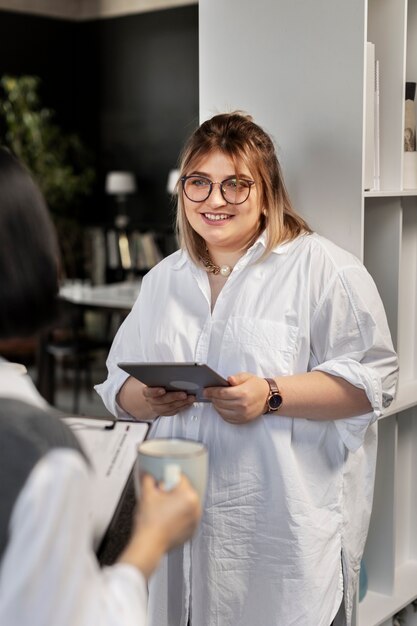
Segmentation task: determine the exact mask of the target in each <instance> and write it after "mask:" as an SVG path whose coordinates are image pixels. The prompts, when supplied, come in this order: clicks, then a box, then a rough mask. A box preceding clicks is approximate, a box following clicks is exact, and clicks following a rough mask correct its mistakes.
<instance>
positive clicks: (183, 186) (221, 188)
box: [180, 174, 255, 205]
mask: <svg viewBox="0 0 417 626" xmlns="http://www.w3.org/2000/svg"><path fill="white" fill-rule="evenodd" d="M189 178H203V179H204V180H206V181H207V182H208V183H209V185H210V191H209V192H208V194H207V196H206V197H205V198H203V199H202V200H193V199H192V198H190V197H189V196H188V195H187V192H186V191H185V183H186V181H187V180H188V179H189ZM228 180H239V178H238V176H229V177H228V178H225V179H224V180H222V181H220V182H219V181H214V180H210V178H208V177H207V176H199V175H198V174H189V175H188V176H181V178H180V181H181V183H182V190H183V192H184V194H185V196H186V197H187V198H188V200H189V201H190V202H205V201H206V200H208V199H209V198H210V196H211V193H212V191H213V185H219V187H220V193H221V194H222V198H223V200H224V201H225V202H227V204H232V205H239V204H243V203H244V202H246V200H247V199H248V198H249V196H250V192H251V189H252V185H255V181H254V180H251V179H248V178H241V179H240V180H244V181H245V183H248V189H249V191H248V195H247V196H246V198H245V199H244V200H241V201H240V202H229V200H228V199H227V198H225V195H224V190H223V183H226V182H227V181H228Z"/></svg>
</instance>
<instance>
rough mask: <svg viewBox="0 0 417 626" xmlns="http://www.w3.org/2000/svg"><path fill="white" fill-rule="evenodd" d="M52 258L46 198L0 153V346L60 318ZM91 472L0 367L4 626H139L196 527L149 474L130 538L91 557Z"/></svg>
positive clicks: (15, 374) (19, 377)
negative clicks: (153, 587)
mask: <svg viewBox="0 0 417 626" xmlns="http://www.w3.org/2000/svg"><path fill="white" fill-rule="evenodd" d="M57 290H58V252H57V244H56V239H55V232H54V229H53V226H52V223H51V221H50V218H49V216H48V213H47V210H46V207H45V203H44V201H43V198H42V196H41V194H40V192H39V190H38V189H37V187H36V185H35V184H34V183H33V181H32V179H31V177H30V176H29V174H28V172H27V171H26V170H25V169H24V168H23V167H22V166H21V165H20V163H19V162H18V161H17V160H16V159H15V158H14V157H13V156H12V155H11V154H10V153H9V152H7V151H6V150H5V149H3V148H0V337H1V338H2V339H3V338H10V337H24V336H28V335H32V334H33V333H35V332H36V331H38V330H39V329H41V328H42V327H43V326H44V325H46V324H48V323H49V322H50V321H51V319H52V317H53V315H54V312H55V309H56V296H57ZM93 484H94V483H93V477H92V469H91V466H90V464H89V462H88V460H87V458H86V457H85V455H84V453H83V452H82V450H81V448H80V446H79V444H78V442H77V440H76V439H75V437H74V435H73V434H72V432H71V431H70V430H69V429H68V428H67V427H66V426H65V425H64V423H63V422H62V421H61V420H59V419H58V418H57V417H56V416H55V415H52V414H51V412H50V411H49V410H48V406H47V404H46V402H45V401H44V400H43V398H41V396H40V395H39V394H38V392H37V391H36V389H35V387H34V386H33V384H32V382H31V381H30V379H29V377H28V376H27V374H26V373H25V369H24V368H22V366H19V365H15V364H12V363H8V362H7V361H5V360H4V359H1V358H0V624H2V626H3V625H4V626H92V625H97V626H121V625H122V624H123V626H141V625H144V624H145V614H146V602H147V590H146V580H147V578H148V577H149V575H150V574H151V572H152V571H153V569H154V568H155V567H156V565H157V563H158V561H159V559H160V557H161V556H162V554H163V553H164V552H165V551H166V550H167V549H169V548H171V547H172V546H175V545H177V544H178V543H179V542H181V541H184V540H185V539H186V538H188V537H189V536H190V534H191V533H192V532H193V530H194V528H195V526H196V524H197V521H198V519H199V505H198V497H197V495H196V493H195V492H194V490H193V489H192V488H191V487H190V485H189V483H188V482H187V481H186V480H185V479H184V478H182V481H181V483H180V485H179V486H178V487H177V488H176V489H175V490H174V491H172V492H171V493H169V494H168V493H165V492H162V491H161V490H160V489H159V488H158V486H157V485H155V483H154V481H153V479H152V478H151V477H150V476H147V477H145V481H144V482H143V495H142V498H141V505H140V510H139V512H138V514H137V517H136V520H135V524H134V531H133V535H132V539H131V541H130V543H129V544H128V546H127V548H126V549H125V551H124V552H123V554H122V555H121V557H120V559H119V561H118V563H116V564H115V565H114V566H113V567H110V568H106V569H104V570H101V569H100V568H99V566H98V562H97V560H96V558H95V554H94V551H93V528H92V520H91V518H90V515H89V510H90V507H89V501H90V500H91V490H92V488H93Z"/></svg>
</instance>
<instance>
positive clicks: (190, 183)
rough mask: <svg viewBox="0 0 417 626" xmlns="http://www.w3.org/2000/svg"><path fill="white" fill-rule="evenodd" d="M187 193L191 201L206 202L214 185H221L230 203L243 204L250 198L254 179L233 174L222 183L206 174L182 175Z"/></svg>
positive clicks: (221, 189)
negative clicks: (237, 176)
mask: <svg viewBox="0 0 417 626" xmlns="http://www.w3.org/2000/svg"><path fill="white" fill-rule="evenodd" d="M180 180H181V183H182V188H183V190H184V193H185V195H186V196H187V198H188V199H189V200H191V202H204V201H205V200H207V198H208V197H209V196H210V194H211V192H212V191H213V185H219V187H220V193H221V194H222V196H223V199H224V200H225V201H226V202H227V203H228V204H242V203H243V202H245V201H246V200H247V199H248V198H249V194H250V190H251V187H252V185H254V184H255V181H254V180H248V179H247V178H236V176H231V177H230V178H226V179H225V180H222V181H221V182H220V183H218V182H213V181H212V180H210V179H209V178H206V177H205V176H197V175H196V174H191V176H182V178H180Z"/></svg>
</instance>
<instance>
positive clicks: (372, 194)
mask: <svg viewBox="0 0 417 626" xmlns="http://www.w3.org/2000/svg"><path fill="white" fill-rule="evenodd" d="M363 196H364V198H401V197H402V196H417V189H383V190H380V191H373V190H371V191H364V192H363Z"/></svg>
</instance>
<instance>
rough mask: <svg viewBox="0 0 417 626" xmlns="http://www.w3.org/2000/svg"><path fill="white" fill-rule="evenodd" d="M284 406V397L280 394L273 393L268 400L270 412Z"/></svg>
mask: <svg viewBox="0 0 417 626" xmlns="http://www.w3.org/2000/svg"><path fill="white" fill-rule="evenodd" d="M281 404H282V396H281V395H280V394H279V393H273V394H272V395H271V397H270V398H269V400H268V406H269V409H270V411H276V410H277V409H279V407H280V406H281Z"/></svg>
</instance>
